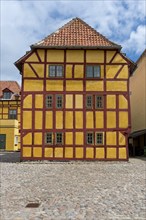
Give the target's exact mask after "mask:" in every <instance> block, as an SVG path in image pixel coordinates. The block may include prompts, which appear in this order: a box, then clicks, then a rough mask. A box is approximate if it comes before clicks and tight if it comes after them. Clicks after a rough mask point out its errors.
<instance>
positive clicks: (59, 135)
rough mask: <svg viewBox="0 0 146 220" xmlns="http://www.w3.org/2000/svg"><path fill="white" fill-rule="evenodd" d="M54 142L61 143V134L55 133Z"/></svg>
mask: <svg viewBox="0 0 146 220" xmlns="http://www.w3.org/2000/svg"><path fill="white" fill-rule="evenodd" d="M56 144H63V134H62V133H56Z"/></svg>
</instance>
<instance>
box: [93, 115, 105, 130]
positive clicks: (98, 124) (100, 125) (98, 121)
mask: <svg viewBox="0 0 146 220" xmlns="http://www.w3.org/2000/svg"><path fill="white" fill-rule="evenodd" d="M95 118H96V121H95V122H96V128H103V127H104V124H103V123H104V115H103V111H96V113H95Z"/></svg>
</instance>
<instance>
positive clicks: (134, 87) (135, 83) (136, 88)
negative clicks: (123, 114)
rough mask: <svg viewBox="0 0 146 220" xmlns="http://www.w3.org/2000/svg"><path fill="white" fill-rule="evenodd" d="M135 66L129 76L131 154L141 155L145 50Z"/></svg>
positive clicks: (145, 137)
mask: <svg viewBox="0 0 146 220" xmlns="http://www.w3.org/2000/svg"><path fill="white" fill-rule="evenodd" d="M136 63H137V68H136V69H135V71H134V72H133V73H132V75H131V77H130V92H131V96H130V100H131V118H132V131H131V132H132V133H131V134H130V143H131V144H132V146H133V148H132V152H131V153H132V155H142V154H143V153H144V146H145V147H146V50H145V51H144V52H143V53H142V55H141V56H140V58H139V59H138V60H137V62H136Z"/></svg>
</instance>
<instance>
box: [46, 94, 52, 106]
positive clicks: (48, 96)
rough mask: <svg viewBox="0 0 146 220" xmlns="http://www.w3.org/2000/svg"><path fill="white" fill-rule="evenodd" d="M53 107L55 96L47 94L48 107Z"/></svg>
mask: <svg viewBox="0 0 146 220" xmlns="http://www.w3.org/2000/svg"><path fill="white" fill-rule="evenodd" d="M52 107H53V96H52V95H47V96H46V108H52Z"/></svg>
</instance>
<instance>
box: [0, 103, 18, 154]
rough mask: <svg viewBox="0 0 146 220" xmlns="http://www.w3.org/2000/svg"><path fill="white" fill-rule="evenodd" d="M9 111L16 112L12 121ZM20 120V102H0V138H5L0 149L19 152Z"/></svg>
mask: <svg viewBox="0 0 146 220" xmlns="http://www.w3.org/2000/svg"><path fill="white" fill-rule="evenodd" d="M11 110H15V111H16V118H14V119H13V118H11V116H10V111H11ZM20 120H21V117H20V100H0V137H2V136H3V137H5V140H4V142H5V143H3V146H0V149H3V150H6V151H17V150H20ZM2 141H3V140H2ZM0 144H1V143H0Z"/></svg>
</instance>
